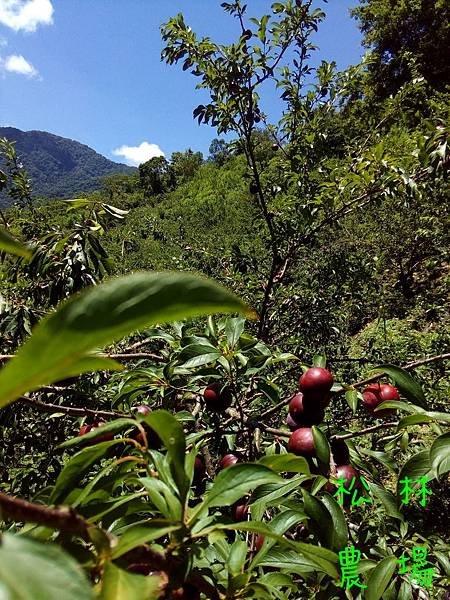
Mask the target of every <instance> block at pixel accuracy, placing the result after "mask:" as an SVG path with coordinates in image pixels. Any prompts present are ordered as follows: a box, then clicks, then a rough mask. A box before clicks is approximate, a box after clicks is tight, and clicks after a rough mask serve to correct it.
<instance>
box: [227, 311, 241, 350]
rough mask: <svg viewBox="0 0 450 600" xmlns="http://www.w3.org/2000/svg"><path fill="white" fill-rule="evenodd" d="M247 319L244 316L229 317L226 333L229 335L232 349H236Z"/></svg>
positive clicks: (229, 343)
mask: <svg viewBox="0 0 450 600" xmlns="http://www.w3.org/2000/svg"><path fill="white" fill-rule="evenodd" d="M244 325H245V319H243V318H242V317H235V318H232V319H230V318H229V319H227V321H226V323H225V335H226V336H227V341H228V346H229V347H230V349H231V350H232V349H234V347H235V346H236V344H237V343H238V341H239V338H240V337H241V335H242V334H243V332H244Z"/></svg>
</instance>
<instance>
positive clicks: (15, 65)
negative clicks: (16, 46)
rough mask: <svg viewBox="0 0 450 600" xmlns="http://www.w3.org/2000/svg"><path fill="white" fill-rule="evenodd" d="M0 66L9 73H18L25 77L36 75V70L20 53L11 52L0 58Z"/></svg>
mask: <svg viewBox="0 0 450 600" xmlns="http://www.w3.org/2000/svg"><path fill="white" fill-rule="evenodd" d="M0 65H1V67H2V68H3V69H4V70H5V71H8V72H9V73H18V74H19V75H25V76H26V77H37V76H38V74H39V73H38V72H37V70H36V69H35V68H34V67H33V65H32V64H31V63H29V62H28V61H27V60H26V58H24V57H23V56H22V55H21V54H11V55H10V56H7V57H6V58H5V59H2V60H0Z"/></svg>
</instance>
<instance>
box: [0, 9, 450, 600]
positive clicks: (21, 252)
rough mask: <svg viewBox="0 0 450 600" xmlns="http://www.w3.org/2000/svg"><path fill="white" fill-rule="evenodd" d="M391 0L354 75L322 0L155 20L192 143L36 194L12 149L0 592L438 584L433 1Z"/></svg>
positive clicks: (3, 311) (432, 589)
mask: <svg viewBox="0 0 450 600" xmlns="http://www.w3.org/2000/svg"><path fill="white" fill-rule="evenodd" d="M388 4H389V3H387V2H382V1H379V0H364V1H362V2H361V3H360V6H359V7H358V8H357V9H356V11H355V15H356V16H357V17H358V18H359V20H360V24H361V27H362V30H363V32H364V33H365V35H366V38H365V42H366V43H367V45H368V46H371V47H374V50H375V53H376V54H375V58H376V60H375V59H374V56H373V55H372V56H371V57H367V58H366V59H365V60H364V61H363V62H362V64H360V65H357V66H354V67H351V68H349V69H348V70H346V71H345V72H342V73H339V72H337V71H336V68H335V65H334V64H333V63H325V62H322V63H320V65H319V67H318V68H317V69H313V68H312V67H311V64H310V55H311V53H312V52H313V49H314V48H313V46H312V35H313V33H314V31H315V30H316V29H317V28H318V27H320V22H321V20H322V19H323V17H324V14H323V12H322V11H321V10H320V9H317V8H313V7H312V2H302V1H296V2H293V1H292V0H285V1H284V2H275V3H274V4H273V5H272V10H271V13H270V14H268V15H263V16H259V17H258V18H250V17H249V15H248V14H247V8H246V7H245V6H244V5H243V4H242V3H241V2H240V1H239V0H234V1H233V2H225V3H223V4H222V7H223V8H224V11H225V12H226V13H229V14H230V16H231V17H234V18H235V21H236V25H237V27H238V34H237V39H236V42H235V43H234V44H231V45H228V46H223V45H219V44H216V43H214V42H213V41H212V40H211V39H210V38H203V39H199V38H198V37H197V36H196V34H195V32H194V31H192V29H191V28H190V27H189V26H188V25H187V24H186V23H185V21H184V18H183V16H182V15H181V14H180V15H177V16H176V17H174V18H173V19H170V20H169V21H168V23H166V24H164V25H163V26H162V37H163V41H164V44H165V45H164V49H163V52H162V58H163V60H165V61H166V62H167V63H169V64H175V63H181V65H182V67H183V69H184V70H189V71H190V72H191V73H192V75H193V76H194V77H196V78H197V80H198V82H199V84H198V85H199V87H201V88H204V89H205V90H206V91H207V92H208V93H209V94H210V101H209V103H208V104H206V105H200V106H198V107H196V108H195V109H194V117H195V118H197V119H198V120H199V122H201V123H206V124H211V125H212V126H213V127H215V128H216V130H217V132H218V134H219V135H222V134H233V137H234V141H231V142H230V141H224V140H223V139H220V138H218V139H216V140H214V142H213V143H212V144H211V149H210V156H209V157H208V158H207V160H204V159H203V157H202V155H201V154H200V153H194V152H192V151H191V150H187V151H183V152H176V153H174V154H173V155H172V156H171V157H170V159H165V158H156V159H152V160H150V161H148V162H147V163H144V164H143V165H141V166H140V168H139V173H138V174H137V173H135V174H132V175H127V174H119V175H114V176H111V177H109V178H107V179H106V180H104V184H103V188H102V189H101V190H99V191H96V192H93V193H89V187H88V186H86V187H85V193H84V194H81V195H80V196H81V197H78V198H77V199H71V200H66V201H60V202H55V201H53V202H45V201H44V202H40V203H36V202H35V201H33V200H32V194H31V189H30V187H29V182H28V178H27V175H26V173H25V172H24V170H23V169H22V167H21V165H20V164H19V162H18V161H17V157H16V154H15V151H14V147H13V146H11V144H9V143H8V142H7V141H6V140H3V141H0V152H1V154H2V155H3V158H4V163H3V164H4V165H5V166H4V168H3V170H2V171H0V190H1V189H4V190H5V191H6V192H7V193H9V195H10V197H11V200H13V201H15V202H16V204H15V205H14V206H13V207H11V208H10V209H8V211H6V212H5V213H2V219H3V225H4V227H3V229H2V230H1V231H0V248H1V249H2V250H3V251H4V253H3V255H2V265H1V270H0V278H1V279H0V282H1V298H0V335H1V339H0V344H1V346H0V352H1V353H2V354H1V356H0V360H1V361H2V363H4V366H3V367H2V368H1V369H0V432H1V439H2V441H3V443H2V444H1V446H0V518H1V519H2V520H3V521H2V523H1V525H2V532H3V533H2V534H0V535H1V537H0V596H2V594H3V590H5V594H6V598H8V599H9V598H11V599H12V600H16V599H18V598H21V599H22V598H24V599H26V600H28V599H30V600H31V599H32V600H41V599H42V600H44V599H45V600H53V599H55V600H56V599H58V600H72V599H73V600H75V599H77V600H78V599H80V598H86V599H87V598H94V597H96V598H101V599H102V600H112V599H119V598H120V599H122V598H125V599H127V600H134V599H136V600H145V599H149V600H151V599H156V598H161V599H170V598H171V599H175V598H178V599H180V598H181V599H184V600H193V599H211V600H225V599H232V598H234V599H236V600H237V599H240V598H258V599H263V598H274V599H278V600H285V599H286V600H287V599H292V600H296V599H298V598H318V599H319V600H321V599H323V600H325V599H340V598H349V599H351V598H353V599H354V600H363V599H366V600H378V599H380V598H382V599H383V600H394V599H396V598H400V599H401V600H408V599H410V598H414V599H416V598H422V599H427V598H433V599H434V598H437V599H438V600H441V599H444V598H445V600H448V594H449V592H450V559H449V551H450V545H449V539H450V529H449V524H448V519H447V516H448V511H449V509H450V486H449V472H450V458H449V457H450V437H449V436H450V432H449V429H448V427H449V423H450V414H449V410H448V408H449V400H448V398H449V393H450V378H449V375H448V369H447V368H446V367H447V365H448V360H449V358H450V355H449V353H448V347H449V341H450V333H449V332H450V327H449V324H450V318H449V311H448V297H449V291H450V276H449V248H450V243H449V242H450V240H449V231H450V227H449V224H450V218H449V217H450V214H449V213H450V203H449V202H448V191H449V185H448V171H449V164H450V160H449V152H448V137H449V127H448V116H449V110H450V109H449V106H450V103H449V100H450V90H449V88H448V84H449V81H448V74H447V75H446V73H447V71H446V70H445V69H446V66H445V65H444V63H442V62H441V63H439V64H440V66H439V64H436V63H433V64H432V65H430V63H431V62H432V60H433V59H432V55H431V54H430V53H429V43H428V41H427V40H429V39H433V40H434V42H435V47H434V48H433V52H435V53H436V54H433V56H434V55H436V56H438V57H439V59H442V57H443V56H444V55H445V48H446V44H447V42H446V37H445V36H446V33H445V31H446V30H445V28H444V24H443V22H442V18H441V17H442V15H444V13H445V10H446V4H445V3H442V4H441V3H439V2H436V3H434V12H433V10H431V9H429V10H428V9H427V6H428V4H427V3H420V2H416V0H405V1H404V2H402V3H399V6H398V9H396V11H394V14H393V15H392V19H391V21H390V20H389V19H387V17H386V15H387V12H386V10H387V5H388ZM428 8H429V7H428ZM430 11H431V12H432V13H433V18H430ZM439 11H441V12H439ZM397 25H398V26H399V28H400V30H401V31H403V29H402V27H400V25H402V26H404V29H405V31H406V32H407V33H405V35H402V36H397V37H395V46H394V45H393V40H392V37H393V34H392V32H393V30H394V28H395V27H397ZM418 31H421V32H426V35H424V36H423V37H420V44H419V46H420V47H418V46H417V44H418V43H419V42H417V40H416V42H417V43H416V45H412V44H413V38H414V36H413V34H414V35H415V34H416V33H417V32H418ZM377 53H378V54H377ZM411 53H412V58H414V60H415V62H414V65H415V66H416V67H417V69H418V70H416V69H415V68H412V67H411V65H412V64H413V62H411V61H409V58H408V57H411ZM407 58H408V61H409V62H407V63H406V62H405V61H406V59H407ZM377 60H378V63H377ZM406 64H408V68H406V67H405V65H406ZM400 67H402V70H401V73H400ZM410 67H411V68H410ZM431 67H432V68H431ZM437 72H439V73H440V74H441V75H440V78H438V79H436V73H437ZM381 77H382V80H381V79H380V78H381ZM381 81H382V83H383V89H381V88H380V85H379V84H380V83H381ZM311 82H312V83H311ZM270 84H273V85H275V86H276V87H277V89H278V90H279V94H280V103H281V104H282V112H283V117H282V119H281V120H280V122H279V123H277V124H273V123H271V122H270V119H269V117H268V116H267V115H265V114H264V112H263V110H262V108H261V97H262V96H263V93H264V90H265V89H266V86H268V85H270ZM387 90H388V91H387ZM228 139H229V138H228ZM149 271H150V272H149ZM112 275H113V276H114V277H111V276H112ZM205 276H207V278H205ZM212 279H215V280H216V281H217V282H218V283H215V282H213V281H212ZM231 290H232V291H231ZM217 314H219V315H220V316H214V315H217ZM207 315H208V316H207ZM408 481H409V482H410V483H411V485H412V490H411V493H410V497H409V498H408V501H407V502H406V501H405V496H404V487H403V485H404V484H405V482H406V483H408ZM339 484H341V485H343V486H344V487H343V491H342V490H341V492H339V489H340V488H339ZM421 486H422V487H421ZM423 489H425V492H423ZM420 490H422V493H425V497H423V496H421V495H420ZM346 548H347V549H348V550H347V551H350V550H351V549H352V548H353V549H355V550H356V552H357V553H358V552H359V553H360V555H359V558H360V560H359V561H357V562H358V564H357V565H356V567H355V569H354V571H353V579H351V580H350V581H353V585H350V586H349V585H348V579H346V577H345V574H346V573H347V575H348V573H349V571H348V570H347V571H345V568H344V567H343V565H342V562H341V563H340V560H342V554H343V553H344V554H345V552H346V550H345V549H346ZM418 548H419V549H420V550H421V551H422V552H423V551H425V553H426V561H425V563H424V564H423V565H422V567H423V569H425V566H424V565H426V567H427V568H429V569H432V570H433V571H432V580H431V581H429V582H428V584H427V582H426V581H425V580H424V579H421V577H422V576H423V577H424V575H423V573H422V571H421V573H422V575H421V576H419V575H420V574H418V573H417V572H416V573H415V576H414V574H412V573H411V571H410V570H408V568H406V569H402V568H401V564H402V561H403V565H404V564H405V562H406V564H408V565H409V564H410V562H408V560H409V561H410V560H411V557H414V556H415V555H416V552H417V551H418ZM25 569H26V571H27V573H29V574H30V577H29V578H24V577H23V572H24V570H25ZM423 569H422V570H423ZM49 572H51V573H52V576H51V577H49V576H48V573H49ZM355 581H356V582H358V583H355Z"/></svg>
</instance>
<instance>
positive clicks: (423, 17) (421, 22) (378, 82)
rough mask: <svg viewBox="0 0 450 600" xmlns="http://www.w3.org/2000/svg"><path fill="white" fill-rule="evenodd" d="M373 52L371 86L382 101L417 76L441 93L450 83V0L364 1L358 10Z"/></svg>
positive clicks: (367, 44) (356, 12)
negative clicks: (449, 51) (449, 56)
mask: <svg viewBox="0 0 450 600" xmlns="http://www.w3.org/2000/svg"><path fill="white" fill-rule="evenodd" d="M352 14H353V16H354V17H355V18H356V19H358V21H359V26H360V29H361V31H362V32H363V34H364V40H363V43H364V45H365V46H366V47H368V48H371V49H372V50H373V55H372V61H371V65H370V74H371V84H372V85H373V87H374V88H375V90H376V93H377V95H378V96H379V97H381V98H386V97H387V96H390V95H391V94H395V93H396V92H397V91H398V90H399V88H400V87H401V86H402V85H403V84H404V83H406V82H408V81H410V80H411V79H413V78H414V77H424V78H425V80H426V81H427V82H428V83H429V85H430V86H431V87H432V88H434V89H435V90H438V91H445V90H446V89H447V87H448V85H449V82H450V61H449V60H448V49H449V47H450V28H449V27H448V23H449V22H450V4H449V3H448V2H447V0H432V1H430V0H402V1H401V2H392V1H391V0H362V1H361V3H360V5H359V6H357V7H356V8H354V9H353V10H352Z"/></svg>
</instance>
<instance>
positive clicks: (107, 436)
mask: <svg viewBox="0 0 450 600" xmlns="http://www.w3.org/2000/svg"><path fill="white" fill-rule="evenodd" d="M102 425H105V421H97V422H96V423H91V424H84V425H82V426H81V427H80V431H79V432H78V436H81V435H85V434H86V433H89V432H91V431H94V430H95V429H98V428H99V427H101V426H102ZM113 439H114V434H113V433H104V434H103V435H99V436H98V437H96V438H95V439H93V440H91V441H90V442H89V444H88V445H89V446H92V445H94V444H100V442H109V441H110V440H113Z"/></svg>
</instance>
